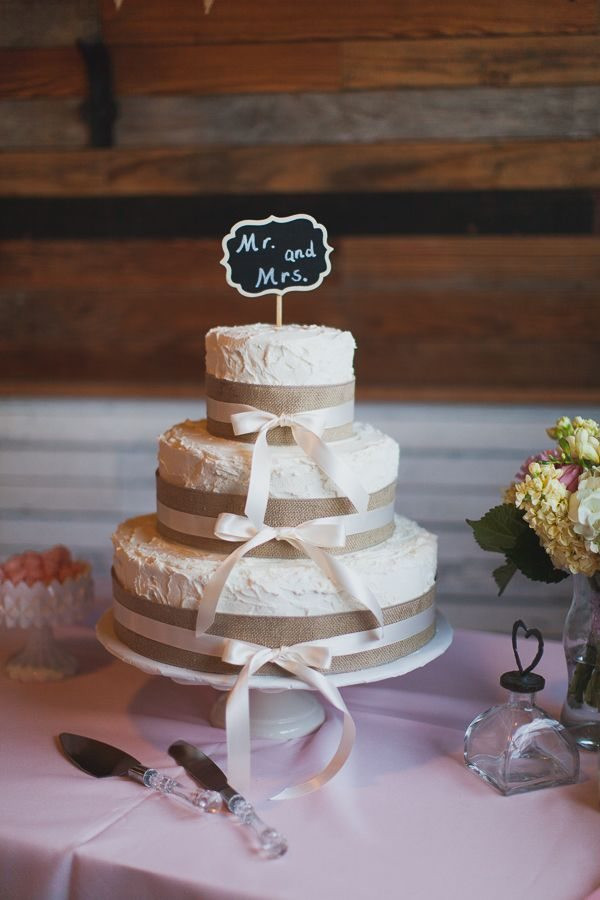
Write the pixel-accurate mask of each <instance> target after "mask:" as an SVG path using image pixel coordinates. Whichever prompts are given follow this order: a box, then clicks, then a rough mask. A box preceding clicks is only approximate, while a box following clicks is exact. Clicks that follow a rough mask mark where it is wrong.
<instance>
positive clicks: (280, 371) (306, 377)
mask: <svg viewBox="0 0 600 900" xmlns="http://www.w3.org/2000/svg"><path fill="white" fill-rule="evenodd" d="M355 347H356V345H355V343H354V338H353V336H352V335H351V334H350V332H349V331H339V330H338V329H337V328H327V327H326V326H324V325H282V326H281V327H279V328H277V327H276V326H275V325H264V324H260V323H257V324H255V325H235V326H232V327H226V326H221V327H219V328H212V329H211V330H210V331H209V332H208V333H207V335H206V371H207V372H208V374H209V375H213V376H214V377H215V378H220V379H224V380H226V381H238V382H242V383H243V384H271V385H301V386H305V385H319V384H344V383H346V382H348V381H352V379H353V378H354V369H353V368H352V360H353V357H354V350H355Z"/></svg>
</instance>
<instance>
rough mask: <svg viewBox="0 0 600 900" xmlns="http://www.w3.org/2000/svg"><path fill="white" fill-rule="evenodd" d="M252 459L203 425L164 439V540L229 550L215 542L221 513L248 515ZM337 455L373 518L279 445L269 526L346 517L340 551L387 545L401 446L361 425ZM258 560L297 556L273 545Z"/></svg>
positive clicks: (292, 449)
mask: <svg viewBox="0 0 600 900" xmlns="http://www.w3.org/2000/svg"><path fill="white" fill-rule="evenodd" d="M252 453H253V448H252V445H247V444H241V443H238V442H236V441H230V440H227V439H225V438H220V437H216V436H215V435H212V434H210V433H209V432H208V430H207V428H206V422H205V421H204V420H201V421H189V420H188V421H186V422H182V423H180V424H178V425H175V426H174V427H173V428H171V429H169V431H167V432H165V434H163V435H162V436H161V438H160V440H159V449H158V475H157V518H158V528H159V531H160V533H161V534H162V535H163V537H165V538H167V539H169V540H174V541H178V542H180V543H184V544H187V545H188V546H192V547H197V548H201V549H207V550H211V549H216V550H221V551H223V550H224V549H225V548H224V547H223V546H218V545H219V544H221V545H222V544H223V542H222V541H217V540H215V536H214V528H215V523H216V520H217V518H218V516H219V515H220V514H221V513H232V514H235V515H240V516H241V515H243V514H244V506H245V501H246V495H247V492H248V484H249V479H250V471H251V466H252ZM335 454H336V456H337V457H338V458H339V460H340V461H341V463H342V464H343V465H344V466H345V467H346V469H347V470H349V471H350V472H351V473H352V474H353V476H354V477H355V478H356V479H357V480H358V481H359V482H360V483H361V484H362V486H363V488H364V489H365V490H366V491H367V493H368V494H369V505H368V510H367V511H366V512H364V513H362V514H360V515H359V514H357V513H356V510H355V509H354V507H353V505H352V503H351V502H350V500H348V498H347V497H345V496H344V494H343V493H342V491H341V490H340V489H339V488H338V487H337V486H336V485H335V484H334V482H333V481H332V480H331V479H330V478H328V477H327V475H325V474H324V473H323V472H322V470H321V469H320V468H319V466H318V465H317V464H316V463H315V462H314V461H313V460H312V459H311V458H310V457H308V456H306V454H305V453H304V451H303V450H301V449H300V448H299V447H297V446H294V445H291V446H277V447H272V448H271V450H270V467H271V475H270V495H269V502H268V505H267V512H266V516H265V523H266V524H267V525H271V526H272V527H293V526H296V525H299V524H301V523H303V522H307V521H312V520H314V519H322V518H331V517H340V516H342V517H344V518H343V524H344V527H345V530H346V534H347V539H346V544H345V546H344V547H343V548H342V549H341V551H338V552H353V551H356V550H360V549H365V548H367V547H370V546H374V545H375V544H377V543H380V542H381V541H383V540H386V539H387V538H388V537H389V536H390V535H391V534H392V532H393V529H394V519H393V508H394V499H395V486H396V478H397V474H398V457H399V448H398V444H397V443H396V441H394V440H393V439H392V438H390V437H389V436H388V435H386V434H383V433H382V432H381V431H378V430H377V429H376V428H373V427H372V426H371V425H364V424H362V423H360V422H356V423H355V424H354V428H353V434H352V437H349V438H346V439H344V440H341V441H336V442H335ZM230 549H232V548H231V547H230ZM334 552H335V551H334ZM252 553H253V554H255V555H262V556H287V557H289V556H290V554H291V555H292V556H293V555H295V554H296V553H297V551H294V549H293V548H292V547H290V546H289V545H287V544H283V543H280V544H277V542H275V541H271V542H270V543H269V544H267V545H265V546H263V547H261V548H257V550H255V551H252Z"/></svg>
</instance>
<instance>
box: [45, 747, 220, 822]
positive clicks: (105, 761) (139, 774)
mask: <svg viewBox="0 0 600 900" xmlns="http://www.w3.org/2000/svg"><path fill="white" fill-rule="evenodd" d="M58 740H59V742H60V746H61V747H62V749H63V752H64V754H65V756H66V757H67V759H68V760H69V761H70V762H72V763H73V765H75V766H77V768H78V769H81V770H82V771H83V772H86V773H87V774H88V775H93V776H94V777H95V778H108V777H110V776H111V775H125V776H126V777H128V778H131V779H133V781H138V782H139V783H140V784H143V785H144V786H145V787H147V788H150V789H151V790H154V791H158V792H159V793H160V794H173V796H174V797H179V798H180V799H181V800H186V801H187V802H188V803H191V805H192V806H195V807H196V808H197V809H202V810H204V811H205V812H218V811H219V810H220V809H221V806H222V803H221V798H220V796H219V794H218V793H216V792H215V791H212V790H203V791H189V790H188V789H187V788H186V787H185V786H184V785H183V784H180V783H179V782H178V781H175V779H174V778H170V777H169V776H168V775H164V774H162V773H161V772H158V771H157V770H156V769H150V768H148V767H147V766H144V765H143V764H142V763H141V762H140V761H139V759H136V758H135V756H130V755H129V753H125V751H124V750H119V748H118V747H112V746H111V745H110V744H105V743H104V742H103V741H97V740H96V739H95V738H89V737H84V736H83V735H81V734H70V733H69V732H67V731H63V732H62V734H59V736H58Z"/></svg>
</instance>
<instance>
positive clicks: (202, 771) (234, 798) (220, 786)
mask: <svg viewBox="0 0 600 900" xmlns="http://www.w3.org/2000/svg"><path fill="white" fill-rule="evenodd" d="M169 753H170V754H171V756H172V757H173V759H174V760H175V762H177V763H179V765H180V766H183V768H184V769H185V771H186V772H187V773H188V775H189V776H190V778H193V779H194V781H195V782H196V783H197V784H199V785H201V786H202V787H205V788H209V789H210V790H213V791H218V792H219V794H220V795H221V797H222V798H223V800H224V801H225V806H226V807H227V809H228V810H229V812H231V813H233V815H234V816H236V818H238V819H239V821H240V822H241V823H242V825H246V826H247V827H248V828H251V829H252V830H253V831H254V833H255V835H256V837H257V839H258V843H259V845H260V849H261V850H262V852H263V854H264V855H265V856H266V857H268V858H269V859H276V858H277V857H278V856H283V854H284V853H285V852H286V851H287V846H288V845H287V841H286V839H285V838H284V837H283V835H281V834H279V832H278V831H276V830H275V829H274V828H270V827H269V826H268V825H267V824H266V823H265V822H263V821H262V819H260V818H259V817H258V816H257V815H256V812H255V811H254V807H253V806H252V804H251V803H249V802H248V800H246V799H245V798H244V797H242V795H241V794H238V792H237V791H236V790H235V789H234V788H232V787H231V785H230V784H228V783H227V778H226V777H225V773H224V772H222V771H221V769H220V768H219V767H218V765H217V764H216V763H215V762H213V761H212V759H211V758H210V756H207V755H206V753H203V751H202V750H199V749H198V747H194V745H193V744H188V742H187V741H175V743H174V744H171V746H170V747H169Z"/></svg>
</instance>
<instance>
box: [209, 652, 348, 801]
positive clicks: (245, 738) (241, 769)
mask: <svg viewBox="0 0 600 900" xmlns="http://www.w3.org/2000/svg"><path fill="white" fill-rule="evenodd" d="M221 659H222V660H223V661H224V662H227V663H231V664H232V665H235V666H243V668H242V670H241V672H240V673H239V675H238V677H237V680H236V683H235V685H234V687H233V689H232V691H231V693H230V695H229V697H228V699H227V708H226V712H225V719H226V726H227V772H228V777H229V780H230V781H231V783H232V784H235V785H236V786H239V787H240V788H241V790H242V793H243V792H244V791H248V788H249V785H250V705H249V689H250V678H251V677H252V675H254V673H255V672H258V670H259V669H261V668H262V666H264V665H265V664H266V663H269V662H272V663H277V665H278V666H280V667H281V668H282V669H285V670H286V671H287V672H290V673H291V674H292V675H295V676H296V678H298V679H299V680H300V681H303V682H304V683H305V684H306V685H308V687H311V688H314V690H317V691H319V693H320V694H322V696H323V697H325V699H326V700H328V701H329V703H331V705H332V706H333V707H335V709H337V710H339V711H340V712H341V713H342V715H343V727H342V734H341V737H340V741H339V744H338V748H337V750H336V751H335V753H334V755H333V757H332V758H331V759H330V761H329V762H328V763H327V765H326V766H325V768H324V769H323V770H322V771H321V772H319V773H317V774H316V775H313V776H312V778H309V779H308V780H307V781H304V782H302V784H298V785H295V786H294V787H288V788H285V789H284V790H282V791H280V792H279V793H278V794H276V795H275V796H274V797H272V798H271V799H272V800H289V799H291V798H293V797H301V796H302V795H303V794H309V793H311V792H312V791H316V790H318V789H319V788H320V787H322V785H324V784H326V783H327V782H328V781H329V780H330V779H331V778H333V776H334V775H335V774H336V773H337V772H339V770H340V769H341V768H342V766H343V765H344V763H345V762H346V760H347V759H348V757H349V755H350V752H351V750H352V746H353V744H354V738H355V735H356V726H355V725H354V722H353V720H352V716H351V715H350V713H349V712H348V709H347V707H346V704H345V703H344V701H343V699H342V695H341V694H340V692H339V690H338V689H337V688H336V687H335V685H333V684H331V682H330V681H328V680H327V678H325V676H324V675H323V674H322V673H321V672H317V671H315V670H316V669H328V668H329V667H330V666H331V653H330V651H329V650H328V649H327V647H321V646H316V645H314V644H295V645H294V646H293V647H278V648H275V649H272V648H271V647H260V646H258V645H257V644H249V643H246V642H245V641H236V640H232V639H229V640H227V642H226V644H225V648H224V650H223V653H222V656H221Z"/></svg>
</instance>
